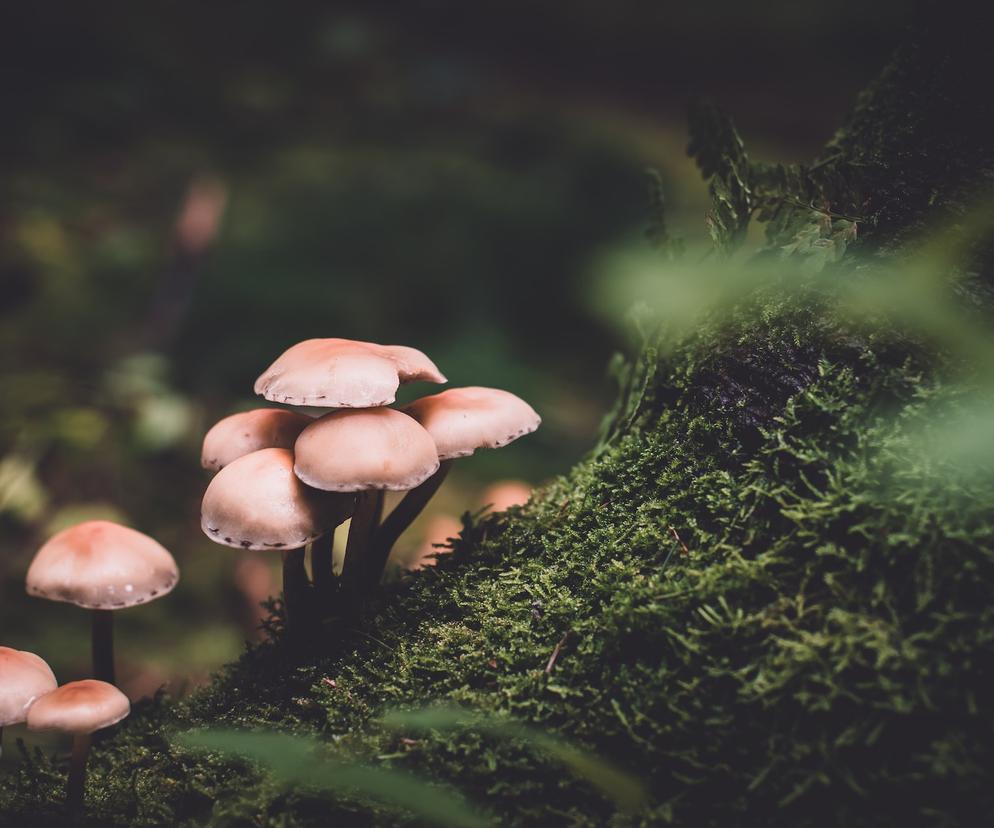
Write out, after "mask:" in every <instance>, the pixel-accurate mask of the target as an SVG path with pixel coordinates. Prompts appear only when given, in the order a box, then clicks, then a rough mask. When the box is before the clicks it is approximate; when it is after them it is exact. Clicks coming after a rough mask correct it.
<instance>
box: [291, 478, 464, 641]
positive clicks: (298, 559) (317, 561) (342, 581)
mask: <svg viewBox="0 0 994 828" xmlns="http://www.w3.org/2000/svg"><path fill="white" fill-rule="evenodd" d="M451 465H452V461H450V460H443V461H442V462H441V463H440V464H439V467H438V471H437V472H435V474H433V475H432V476H431V477H429V478H428V479H427V480H426V481H425V482H424V483H422V484H421V485H420V486H417V487H416V488H414V489H411V490H410V491H409V492H407V494H405V495H404V497H403V498H402V499H401V501H400V503H398V504H397V506H396V507H395V508H394V509H393V511H391V512H390V514H389V515H387V516H386V518H385V519H384V517H383V498H384V493H383V491H382V490H369V491H364V492H359V493H358V494H357V495H356V502H355V510H354V511H353V514H352V521H351V523H350V524H349V536H348V541H347V542H346V545H345V560H344V562H343V564H342V574H341V575H340V576H338V577H336V576H335V573H334V570H333V563H332V555H333V549H334V543H335V530H334V529H332V530H331V531H330V532H328V533H326V534H325V535H323V536H322V537H320V538H318V539H317V540H315V541H314V542H313V543H312V544H311V578H312V579H313V580H311V579H309V578H308V577H307V570H306V568H305V566H304V556H305V552H306V547H300V548H298V549H291V550H288V551H286V552H284V553H283V603H284V608H285V611H286V621H287V627H288V628H294V627H299V626H301V624H300V623H299V622H300V621H301V620H302V619H301V616H307V615H309V614H311V612H310V608H313V607H315V606H318V607H321V608H328V607H331V606H333V605H334V604H335V599H336V596H337V598H338V599H339V608H340V610H341V611H342V612H343V613H344V614H354V613H356V612H357V611H358V610H359V609H360V608H361V607H362V605H363V603H364V601H365V599H366V598H367V597H368V596H369V595H370V594H371V593H372V592H373V591H374V590H375V589H376V587H377V585H378V584H379V583H380V580H381V579H382V577H383V573H384V571H385V570H386V566H387V561H388V560H389V559H390V552H391V551H392V550H393V547H394V544H395V543H396V542H397V539H398V538H399V537H400V536H401V534H403V532H404V530H405V529H407V528H408V527H409V526H410V525H411V523H413V522H414V520H415V518H417V516H418V515H419V514H421V512H422V510H423V509H424V507H425V506H426V505H427V503H428V501H429V500H431V498H432V496H433V495H434V494H435V492H436V491H438V488H439V486H441V485H442V482H443V481H444V480H445V477H446V475H447V474H448V472H449V468H450V467H451ZM311 598H313V599H314V600H311Z"/></svg>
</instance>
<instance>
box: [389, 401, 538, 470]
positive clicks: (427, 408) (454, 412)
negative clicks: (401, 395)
mask: <svg viewBox="0 0 994 828" xmlns="http://www.w3.org/2000/svg"><path fill="white" fill-rule="evenodd" d="M403 410H404V412H405V413H406V414H409V415H410V416H412V417H413V418H414V419H415V420H417V421H418V422H419V423H421V425H422V426H424V428H425V430H427V432H428V433H429V434H430V435H431V437H432V439H433V440H434V441H435V445H436V446H438V457H439V459H440V460H453V459H455V458H457V457H468V456H469V455H471V454H473V452H475V451H476V450H477V449H481V448H492V449H493V448H500V447H501V446H506V445H507V444H508V443H513V442H514V441H515V440H517V439H518V438H519V437H523V436H524V435H526V434H531V433H532V432H533V431H535V429H537V428H538V427H539V425H541V423H542V418H541V417H539V416H538V414H536V413H535V409H534V408H532V407H531V406H530V405H528V403H526V402H525V401H524V400H523V399H521V397H517V396H515V395H514V394H512V393H510V392H509V391H501V390H500V389H499V388H480V387H470V388H450V389H449V390H447V391H442V392H441V393H439V394H432V395H431V396H430V397H422V398H421V399H419V400H415V401H414V402H412V403H411V404H410V405H408V406H407V407H405V408H404V409H403Z"/></svg>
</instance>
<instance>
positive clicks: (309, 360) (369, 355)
mask: <svg viewBox="0 0 994 828" xmlns="http://www.w3.org/2000/svg"><path fill="white" fill-rule="evenodd" d="M414 380H426V381H427V382H445V381H446V380H445V377H444V376H443V375H442V373H441V372H440V371H439V370H438V368H437V367H436V366H435V363H434V362H432V361H431V360H430V359H428V357H427V356H425V355H424V354H423V353H421V351H418V350H416V349H415V348H407V347H405V346H403V345H377V344H376V343H374V342H359V341H357V340H353V339H308V340H305V341H304V342H298V343H297V344H296V345H294V346H293V347H291V348H289V349H287V350H286V351H284V352H283V354H282V355H281V356H280V357H279V358H278V359H277V360H276V361H275V362H274V363H273V364H272V365H270V366H269V368H268V369H266V371H265V372H264V373H263V374H262V375H261V376H260V377H259V379H257V380H256V381H255V393H256V394H261V395H262V396H263V397H265V398H266V399H267V400H272V401H273V402H282V403H290V404H292V405H313V406H319V407H322V408H372V407H373V406H377V405H388V404H389V403H392V402H393V401H394V398H395V396H396V394H397V388H398V386H399V385H400V384H401V383H403V382H413V381H414Z"/></svg>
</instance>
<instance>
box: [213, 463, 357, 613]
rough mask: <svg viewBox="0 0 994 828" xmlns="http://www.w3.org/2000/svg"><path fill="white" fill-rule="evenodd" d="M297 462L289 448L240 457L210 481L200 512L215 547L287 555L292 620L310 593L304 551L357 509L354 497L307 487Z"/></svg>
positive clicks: (285, 578) (285, 574)
mask: <svg viewBox="0 0 994 828" xmlns="http://www.w3.org/2000/svg"><path fill="white" fill-rule="evenodd" d="M293 464H294V455H293V452H292V451H291V450H290V449H285V448H266V449H261V450H260V451H254V452H252V453H251V454H246V455H244V456H242V457H239V458H238V459H237V460H235V461H234V462H232V463H231V464H229V465H227V466H225V467H224V468H223V469H221V471H219V472H218V473H217V475H216V476H215V477H214V479H213V480H212V481H211V482H210V485H209V486H208V487H207V491H206V492H205V493H204V499H203V504H202V507H201V513H200V514H201V518H200V525H201V528H202V529H203V530H204V533H205V534H206V535H207V537H209V538H210V539H211V540H212V541H214V542H215V543H219V544H222V545H224V546H233V547H235V548H238V549H256V550H268V551H279V552H282V553H283V596H284V601H285V603H286V605H287V610H288V616H289V614H290V612H292V609H291V607H292V606H293V605H294V604H295V603H296V606H297V607H298V608H299V607H300V606H301V604H300V603H298V602H299V601H300V600H301V599H302V596H303V593H304V592H306V587H307V573H306V570H305V569H304V549H305V548H306V546H307V544H308V543H310V542H311V541H314V540H316V539H317V538H319V537H321V536H322V535H324V534H325V533H327V532H329V531H332V530H333V529H334V528H335V527H336V526H338V524H340V523H341V522H342V521H344V520H345V519H347V518H348V517H349V515H350V514H351V512H352V508H353V505H354V498H353V497H351V496H349V495H343V494H335V493H330V492H324V491H318V490H317V489H314V488H311V487H309V486H307V485H305V484H304V483H303V482H302V481H301V480H300V479H299V478H298V477H297V476H295V475H294V473H293ZM318 578H320V576H319V575H318V573H317V572H315V579H318Z"/></svg>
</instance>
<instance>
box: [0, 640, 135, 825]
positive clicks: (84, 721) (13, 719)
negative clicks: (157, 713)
mask: <svg viewBox="0 0 994 828" xmlns="http://www.w3.org/2000/svg"><path fill="white" fill-rule="evenodd" d="M130 712H131V702H129V701H128V697H127V696H125V695H124V693H122V692H121V691H120V690H118V689H117V688H116V687H115V686H114V685H113V684H109V683H107V682H105V681H97V680H96V679H85V680H83V681H72V682H69V683H68V684H63V685H62V686H61V687H60V686H59V684H58V682H57V681H56V680H55V674H54V673H53V672H52V668H51V667H49V666H48V664H47V663H46V662H45V660H44V659H42V658H41V657H39V656H36V655H35V654H34V653H29V652H25V651H23V650H14V649H12V648H10V647H0V750H2V742H3V730H4V728H5V727H7V726H9V725H13V724H18V723H20V722H26V723H27V726H28V728H29V729H30V730H57V731H61V732H62V733H68V734H70V735H71V736H72V739H73V742H72V756H71V759H70V762H69V779H68V784H67V787H66V801H67V803H68V805H69V808H70V810H72V811H74V812H75V811H78V810H79V809H80V808H81V807H82V805H83V792H84V788H85V782H86V759H87V756H88V755H89V752H90V734H92V733H93V732H94V731H97V730H103V729H104V728H105V727H110V726H111V725H114V724H117V723H118V722H119V721H121V719H123V718H125V717H126V716H127V715H128V714H129V713H130Z"/></svg>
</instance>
